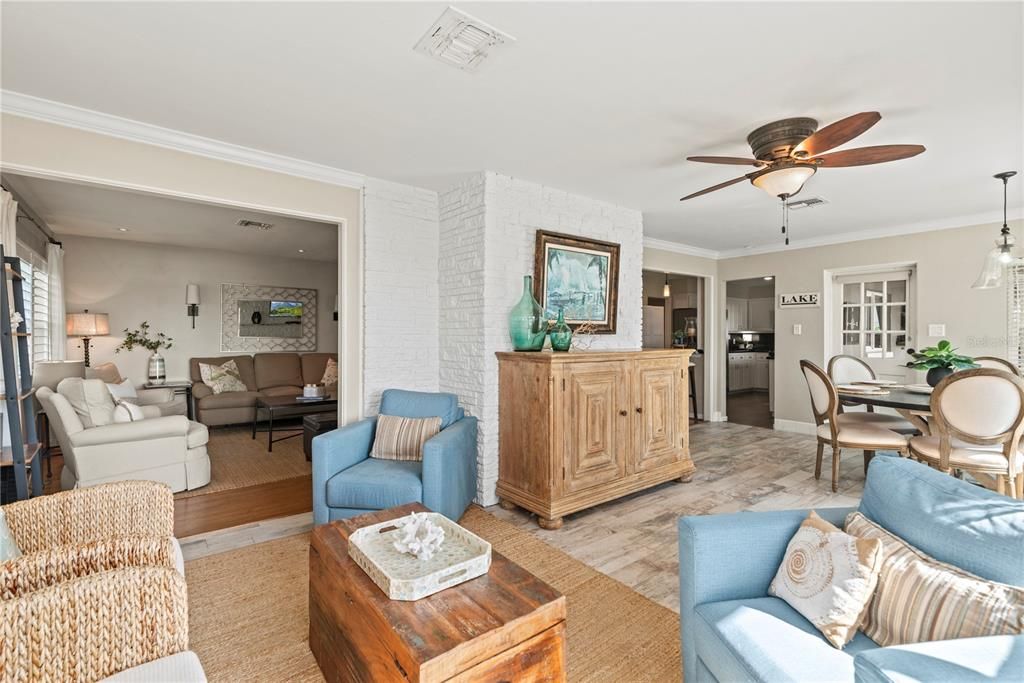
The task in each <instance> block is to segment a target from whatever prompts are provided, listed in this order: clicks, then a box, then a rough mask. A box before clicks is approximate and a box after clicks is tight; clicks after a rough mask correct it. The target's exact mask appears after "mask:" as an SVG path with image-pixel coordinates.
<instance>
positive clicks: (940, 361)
mask: <svg viewBox="0 0 1024 683" xmlns="http://www.w3.org/2000/svg"><path fill="white" fill-rule="evenodd" d="M907 353H908V354H910V356H911V357H912V358H913V359H914V360H912V361H910V362H909V363H907V367H908V368H914V369H915V370H927V371H928V375H927V377H926V379H927V381H928V385H929V386H933V387H934V386H935V385H937V384H938V383H939V382H941V381H942V380H943V379H945V378H946V377H948V376H949V375H952V374H953V373H954V372H956V371H957V370H968V369H970V368H976V367H979V366H978V364H977V363H975V362H974V359H973V358H971V357H970V356H961V355H960V354H958V353H957V352H956V349H955V348H953V344H952V343H950V341H949V340H948V339H943V340H942V341H940V342H939V343H938V344H936V345H935V346H929V347H928V348H926V349H921V350H920V351H914V349H907Z"/></svg>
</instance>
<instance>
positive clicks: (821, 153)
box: [680, 111, 924, 202]
mask: <svg viewBox="0 0 1024 683" xmlns="http://www.w3.org/2000/svg"><path fill="white" fill-rule="evenodd" d="M881 118H882V115H881V114H879V113H878V112H877V111H865V112H861V113H860V114H854V115H853V116H848V117H846V118H845V119H841V120H839V121H836V122H835V123H832V124H830V125H827V126H825V127H824V128H822V129H821V130H818V122H817V121H815V120H814V119H811V118H805V117H800V118H793V119H783V120H781V121H773V122H772V123H768V124H765V125H763V126H761V127H760V128H758V129H757V130H755V131H753V132H752V133H750V135H748V136H747V143H748V144H749V145H750V149H751V150H752V151H753V153H754V158H753V159H745V158H741V157H718V156H695V157H687V158H686V159H687V161H699V162H702V163H706V164H731V165H736V166H754V167H756V168H757V170H756V171H753V172H751V173H747V174H746V175H742V176H740V177H739V178H733V179H732V180H727V181H725V182H724V183H719V184H717V185H712V186H711V187H708V188H705V189H703V190H700V191H699V192H694V193H693V194H688V195H686V196H685V197H683V198H682V199H681V200H680V201H686V200H687V199H693V198H694V197H699V196H701V195H703V194H708V193H709V192H714V191H715V190H721V189H722V188H723V187H729V186H730V185H735V184H736V183H739V182H742V181H744V180H749V181H750V182H751V183H752V184H753V185H755V186H756V187H759V188H761V189H762V190H764V191H765V192H767V193H768V194H770V195H772V196H773V197H778V198H780V199H781V200H782V201H783V202H785V201H786V200H787V199H789V198H790V197H792V196H793V195H795V194H796V193H798V192H799V191H800V190H801V189H802V188H803V186H804V183H806V182H807V180H808V179H809V178H810V177H811V176H812V175H814V174H815V173H816V172H817V171H818V168H819V167H823V168H838V167H841V166H868V165H870V164H883V163H885V162H887V161H897V160H898V159H906V158H908V157H912V156H917V155H918V154H920V153H921V152H923V151H924V147H923V146H922V145H877V146H874V147H857V148H854V149H847V150H842V151H839V152H831V153H829V154H826V153H825V152H828V151H829V150H830V149H834V148H836V147H839V146H840V145H843V144H845V143H847V142H849V141H850V140H852V139H854V138H855V137H857V136H858V135H860V134H862V133H864V131H866V130H867V129H869V128H871V126H873V125H875V124H876V123H878V122H879V120H881Z"/></svg>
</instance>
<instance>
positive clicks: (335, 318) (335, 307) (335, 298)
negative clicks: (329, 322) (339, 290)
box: [334, 294, 338, 322]
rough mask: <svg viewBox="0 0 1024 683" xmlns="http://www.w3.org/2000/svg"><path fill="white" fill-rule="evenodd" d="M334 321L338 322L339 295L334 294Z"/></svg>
mask: <svg viewBox="0 0 1024 683" xmlns="http://www.w3.org/2000/svg"><path fill="white" fill-rule="evenodd" d="M334 322H338V295H337V294H335V295H334Z"/></svg>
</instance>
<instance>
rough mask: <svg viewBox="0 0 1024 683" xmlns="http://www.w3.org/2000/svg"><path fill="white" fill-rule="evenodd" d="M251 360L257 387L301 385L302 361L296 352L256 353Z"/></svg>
mask: <svg viewBox="0 0 1024 683" xmlns="http://www.w3.org/2000/svg"><path fill="white" fill-rule="evenodd" d="M252 362H253V367H254V368H255V370H256V388H257V389H267V388H269V387H294V386H299V387H301V386H302V385H303V381H302V363H301V362H300V361H299V354H297V353H257V354H256V355H255V356H253V358H252Z"/></svg>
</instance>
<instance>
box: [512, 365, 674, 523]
mask: <svg viewBox="0 0 1024 683" xmlns="http://www.w3.org/2000/svg"><path fill="white" fill-rule="evenodd" d="M692 353H693V351H692V350H688V349H663V350H661V349H659V350H652V351H580V352H569V353H551V352H499V353H498V354H497V356H498V391H499V445H498V448H499V455H498V496H500V498H501V504H502V506H503V507H505V508H511V507H513V506H516V505H518V506H520V507H523V508H526V509H527V510H530V511H531V512H535V513H537V523H538V524H540V526H542V527H544V528H545V529H557V528H559V527H560V526H562V516H563V515H566V514H569V513H571V512H576V511H577V510H582V509H584V508H588V507H591V506H593V505H597V504H599V503H603V502H605V501H609V500H613V499H615V498H619V497H621V496H624V495H627V494H630V493H633V492H635V491H639V490H642V489H645V488H648V487H650V486H654V485H656V484H661V483H663V482H666V481H670V480H672V479H678V480H679V481H683V482H687V481H690V479H691V478H692V477H693V471H694V467H693V461H692V460H691V459H690V443H689V442H690V434H689V419H688V418H689V414H688V409H687V396H688V389H687V387H688V378H687V373H688V372H689V363H690V355H691V354H692Z"/></svg>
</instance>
